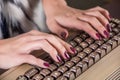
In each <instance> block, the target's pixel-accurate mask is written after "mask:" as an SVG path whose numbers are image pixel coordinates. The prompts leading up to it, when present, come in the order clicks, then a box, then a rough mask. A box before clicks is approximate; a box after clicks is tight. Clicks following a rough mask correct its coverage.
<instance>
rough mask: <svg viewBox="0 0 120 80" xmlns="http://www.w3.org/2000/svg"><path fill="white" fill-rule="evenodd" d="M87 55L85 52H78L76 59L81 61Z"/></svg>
mask: <svg viewBox="0 0 120 80" xmlns="http://www.w3.org/2000/svg"><path fill="white" fill-rule="evenodd" d="M86 55H87V54H86V53H85V52H80V53H78V54H77V57H79V58H81V59H83V58H84V57H85V56H86Z"/></svg>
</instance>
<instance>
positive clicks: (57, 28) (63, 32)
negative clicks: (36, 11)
mask: <svg viewBox="0 0 120 80" xmlns="http://www.w3.org/2000/svg"><path fill="white" fill-rule="evenodd" d="M47 24H48V26H49V29H50V30H51V32H53V33H55V34H57V35H58V36H59V37H61V38H63V39H66V38H67V37H68V31H67V29H65V28H63V27H62V26H61V25H60V24H58V23H57V22H55V21H52V22H48V21H47Z"/></svg>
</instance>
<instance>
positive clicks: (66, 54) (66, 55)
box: [64, 51, 70, 59]
mask: <svg viewBox="0 0 120 80" xmlns="http://www.w3.org/2000/svg"><path fill="white" fill-rule="evenodd" d="M64 55H65V57H66V58H67V59H69V58H70V56H69V55H68V53H67V51H65V53H64Z"/></svg>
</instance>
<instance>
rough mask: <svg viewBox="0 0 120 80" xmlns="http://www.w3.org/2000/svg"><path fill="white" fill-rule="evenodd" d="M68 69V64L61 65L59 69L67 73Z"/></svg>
mask: <svg viewBox="0 0 120 80" xmlns="http://www.w3.org/2000/svg"><path fill="white" fill-rule="evenodd" d="M67 70H68V68H67V67H66V66H61V67H60V68H59V69H58V71H59V72H61V73H65V72H66V71H67Z"/></svg>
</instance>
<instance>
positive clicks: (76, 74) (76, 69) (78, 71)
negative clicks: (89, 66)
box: [70, 66, 82, 77]
mask: <svg viewBox="0 0 120 80" xmlns="http://www.w3.org/2000/svg"><path fill="white" fill-rule="evenodd" d="M70 71H71V72H74V74H75V77H78V76H79V75H80V74H81V73H82V70H81V68H79V67H78V66H73V67H72V68H71V69H70Z"/></svg>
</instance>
